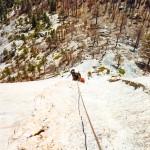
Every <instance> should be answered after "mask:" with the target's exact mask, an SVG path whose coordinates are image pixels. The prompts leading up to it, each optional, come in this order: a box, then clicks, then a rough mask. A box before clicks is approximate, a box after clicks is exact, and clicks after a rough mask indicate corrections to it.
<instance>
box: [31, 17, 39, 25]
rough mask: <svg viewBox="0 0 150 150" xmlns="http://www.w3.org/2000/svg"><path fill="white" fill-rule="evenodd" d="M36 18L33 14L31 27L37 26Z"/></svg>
mask: <svg viewBox="0 0 150 150" xmlns="http://www.w3.org/2000/svg"><path fill="white" fill-rule="evenodd" d="M37 24H38V23H37V18H36V16H35V15H33V16H32V28H35V27H36V26H37Z"/></svg>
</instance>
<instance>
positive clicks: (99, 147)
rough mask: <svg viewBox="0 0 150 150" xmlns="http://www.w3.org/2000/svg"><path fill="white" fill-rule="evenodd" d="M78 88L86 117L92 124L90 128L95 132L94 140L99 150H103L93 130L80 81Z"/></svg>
mask: <svg viewBox="0 0 150 150" xmlns="http://www.w3.org/2000/svg"><path fill="white" fill-rule="evenodd" d="M77 86H78V92H79V95H80V97H81V100H82V104H83V107H84V110H85V113H86V116H87V118H88V121H89V123H90V127H91V129H92V132H93V135H94V138H95V140H96V143H97V146H98V149H99V150H102V148H101V146H100V143H99V141H98V139H97V136H96V133H95V131H94V128H93V125H92V122H91V120H90V117H89V115H88V112H87V109H86V107H85V104H84V100H83V97H82V94H81V90H80V87H79V83H78V81H77Z"/></svg>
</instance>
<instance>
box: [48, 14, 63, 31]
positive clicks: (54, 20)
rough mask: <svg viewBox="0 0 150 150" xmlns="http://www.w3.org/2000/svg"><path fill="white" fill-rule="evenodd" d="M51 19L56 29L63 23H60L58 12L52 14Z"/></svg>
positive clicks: (53, 27)
mask: <svg viewBox="0 0 150 150" xmlns="http://www.w3.org/2000/svg"><path fill="white" fill-rule="evenodd" d="M50 21H51V22H52V29H55V30H56V29H57V27H59V26H60V25H61V23H59V19H58V14H55V15H52V16H51V17H50Z"/></svg>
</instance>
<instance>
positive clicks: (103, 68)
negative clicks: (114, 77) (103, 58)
mask: <svg viewBox="0 0 150 150" xmlns="http://www.w3.org/2000/svg"><path fill="white" fill-rule="evenodd" d="M106 69H107V68H105V67H103V66H102V67H100V68H98V72H103V71H104V70H106Z"/></svg>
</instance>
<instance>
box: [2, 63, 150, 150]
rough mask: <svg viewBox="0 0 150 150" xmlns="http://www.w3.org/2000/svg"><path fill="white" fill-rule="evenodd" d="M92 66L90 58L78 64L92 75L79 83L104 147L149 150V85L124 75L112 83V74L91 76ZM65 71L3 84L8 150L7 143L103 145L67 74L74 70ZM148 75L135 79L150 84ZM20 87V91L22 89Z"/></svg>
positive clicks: (28, 145) (46, 147)
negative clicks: (135, 83) (125, 77)
mask: <svg viewBox="0 0 150 150" xmlns="http://www.w3.org/2000/svg"><path fill="white" fill-rule="evenodd" d="M93 64H94V62H93ZM95 65H96V64H95ZM89 66H90V65H89V63H83V64H82V65H81V66H78V67H76V69H78V70H82V71H81V74H82V76H83V77H85V79H86V83H85V84H82V83H79V87H80V90H81V93H82V97H83V100H84V103H85V106H86V108H87V111H88V114H89V116H90V119H91V122H92V124H93V127H94V130H95V132H96V135H97V137H98V140H99V142H100V144H101V146H102V148H103V149H109V150H112V149H118V150H122V149H130V150H133V149H135V148H136V149H137V150H140V149H145V150H148V148H149V146H150V145H149V142H148V141H149V137H148V134H149V133H150V129H149V123H150V122H149V117H148V116H149V115H150V111H149V107H150V106H149V104H150V95H149V94H147V93H145V91H143V88H140V87H139V88H137V89H136V90H135V88H134V87H133V86H132V85H131V86H130V85H128V84H125V83H123V82H122V81H121V80H119V81H117V82H109V81H108V79H109V78H110V77H109V76H107V77H105V76H97V75H93V78H91V79H90V80H88V79H87V77H86V72H87V70H88V69H89ZM91 69H92V68H91ZM63 76H64V77H63V78H60V77H58V78H54V79H48V80H43V81H37V82H29V83H16V84H13V85H10V84H3V85H2V84H1V85H0V89H1V90H0V91H1V98H2V100H3V101H2V100H0V102H2V103H4V105H5V106H7V105H6V104H9V105H8V108H6V107H5V109H4V110H3V109H1V111H2V112H1V114H2V113H4V112H5V119H4V118H1V120H0V121H2V122H3V123H2V124H1V125H2V127H1V133H2V134H1V135H2V137H3V138H2V137H1V139H3V140H1V141H2V142H1V144H0V145H1V149H2V150H3V149H4V150H5V149H6V147H7V149H10V150H16V149H17V148H19V149H28V150H33V149H37V150H38V149H39V150H41V149H43V150H49V149H54V150H55V149H66V150H70V149H79V150H82V149H85V146H86V147H88V149H93V150H96V149H97V145H96V142H95V140H94V136H93V133H92V132H91V128H90V125H89V122H88V120H87V116H86V114H85V110H84V107H83V104H82V101H81V99H79V93H78V87H77V83H76V82H73V81H70V80H71V78H69V79H65V78H66V77H67V76H68V74H64V75H63ZM123 80H125V79H123ZM126 80H128V79H126ZM131 80H132V81H133V79H131ZM134 80H136V78H135V79H134ZM148 80H149V78H148V77H147V78H142V80H140V78H139V79H138V78H137V81H133V82H137V83H138V81H140V82H141V84H143V85H145V84H147V85H146V86H147V87H149V86H150V85H149V82H146V81H148ZM15 88H19V90H18V91H16V90H15ZM12 89H13V90H12ZM6 100H7V101H6ZM18 101H19V102H20V103H19V104H18V103H17V102H18ZM1 106H2V105H1ZM13 106H14V107H13ZM20 113H21V115H20ZM10 114H11V119H10ZM12 114H13V115H12ZM17 114H18V115H17ZM2 116H3V115H2ZM12 117H13V118H14V119H15V123H14V120H12ZM6 121H7V122H6ZM6 124H7V125H8V124H9V126H6ZM6 131H8V132H6ZM85 136H86V138H85ZM4 137H5V138H4Z"/></svg>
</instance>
